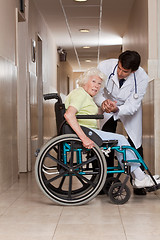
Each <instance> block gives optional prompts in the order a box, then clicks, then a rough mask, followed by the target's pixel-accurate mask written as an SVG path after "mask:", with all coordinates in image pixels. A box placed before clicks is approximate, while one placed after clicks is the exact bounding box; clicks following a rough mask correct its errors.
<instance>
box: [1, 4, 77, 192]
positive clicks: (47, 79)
mask: <svg viewBox="0 0 160 240" xmlns="http://www.w3.org/2000/svg"><path fill="white" fill-rule="evenodd" d="M25 2H26V12H25V14H26V16H25V17H26V21H25V22H21V23H19V22H18V18H16V16H18V15H16V14H17V13H16V8H17V7H18V6H19V1H18V0H7V1H2V0H0V6H1V7H0V29H1V38H0V69H1V70H0V92H1V94H0V98H1V101H0V108H1V111H0V125H1V129H0V131H1V134H0V135H1V138H0V142H1V144H0V192H3V191H5V190H6V189H7V188H8V187H10V186H11V185H12V184H13V183H14V182H15V181H17V179H18V174H19V171H28V170H31V165H32V164H34V161H35V157H34V155H33V154H34V151H35V149H36V147H37V136H38V135H37V134H38V129H37V122H38V119H37V117H38V106H37V60H36V62H35V63H33V62H32V60H31V39H33V40H35V41H36V43H37V39H38V37H37V36H39V37H40V38H41V40H42V83H43V93H49V92H56V91H57V62H58V59H57V46H56V44H55V41H54V36H53V35H52V33H51V31H50V30H49V28H48V27H47V25H46V23H45V21H44V19H43V18H42V16H41V14H40V13H39V11H38V9H37V7H36V6H35V5H34V3H33V1H30V0H26V1H25ZM19 16H20V15H19ZM21 20H22V21H23V20H24V19H21ZM20 49H21V51H20ZM22 57H23V58H22ZM36 57H37V56H36ZM22 59H23V61H24V59H25V61H24V62H23V64H20V62H21V60H22ZM21 63H22V62H21ZM69 72H71V70H69ZM66 74H67V75H68V74H69V73H68V71H67V72H66ZM71 81H72V80H71ZM72 85H73V83H72V82H71V84H70V86H71V88H72ZM54 103H55V101H49V102H44V101H43V112H44V119H43V123H44V139H46V138H47V139H48V138H50V137H52V136H53V135H55V134H56V128H55V121H54V120H55V119H54V110H53V106H54ZM17 104H18V105H17ZM17 124H18V125H17ZM17 132H18V134H17ZM20 144H21V145H20ZM29 144H30V147H31V148H29V147H28V146H29ZM26 145H28V146H26ZM22 149H23V150H22ZM19 150H21V152H20V153H19ZM22 153H23V154H24V155H23V156H24V157H23V156H22V155H21V154H22ZM30 153H31V154H30ZM30 158H31V159H30ZM31 160H32V162H29V161H31ZM23 161H25V162H23Z"/></svg>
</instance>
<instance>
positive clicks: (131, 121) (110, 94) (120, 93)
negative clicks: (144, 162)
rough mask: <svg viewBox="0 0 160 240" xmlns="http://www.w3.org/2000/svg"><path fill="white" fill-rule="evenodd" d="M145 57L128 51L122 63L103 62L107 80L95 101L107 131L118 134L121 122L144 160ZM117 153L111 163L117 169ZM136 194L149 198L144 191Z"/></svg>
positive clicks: (121, 57)
mask: <svg viewBox="0 0 160 240" xmlns="http://www.w3.org/2000/svg"><path fill="white" fill-rule="evenodd" d="M140 61H141V57H140V55H139V54H138V53H137V52H136V51H129V50H127V51H125V52H123V53H121V54H120V56H119V58H118V59H109V60H105V61H102V62H101V63H100V64H99V65H98V68H99V70H100V71H101V72H103V73H104V74H105V75H106V76H107V80H106V83H105V87H104V88H103V89H101V91H100V92H99V93H98V94H97V95H96V97H95V98H94V100H95V102H96V103H97V105H98V106H100V107H101V108H102V110H103V111H104V119H103V120H101V128H102V130H103V131H108V132H116V127H117V121H118V120H120V121H121V122H122V123H123V126H124V128H125V130H126V132H127V134H128V141H129V142H130V144H131V146H133V147H135V148H136V149H137V150H138V152H139V153H140V155H141V156H142V157H143V148H142V99H143V97H144V94H145V93H146V88H147V85H148V80H149V77H148V75H147V74H146V72H145V71H144V69H143V68H141V67H140ZM113 154H114V153H113V152H112V153H111V156H110V159H108V160H107V164H108V166H113V161H114V155H113ZM134 193H135V194H138V195H145V194H146V191H145V190H144V189H140V190H139V189H134Z"/></svg>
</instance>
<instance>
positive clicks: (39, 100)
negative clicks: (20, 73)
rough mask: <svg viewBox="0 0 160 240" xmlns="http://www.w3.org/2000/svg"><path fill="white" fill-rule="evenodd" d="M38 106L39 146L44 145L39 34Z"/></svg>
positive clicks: (39, 40)
mask: <svg viewBox="0 0 160 240" xmlns="http://www.w3.org/2000/svg"><path fill="white" fill-rule="evenodd" d="M37 107H38V148H40V147H41V146H42V145H43V80H42V39H41V37H40V36H39V35H37Z"/></svg>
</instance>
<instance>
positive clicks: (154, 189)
mask: <svg viewBox="0 0 160 240" xmlns="http://www.w3.org/2000/svg"><path fill="white" fill-rule="evenodd" d="M158 189H160V183H159V184H157V185H154V186H152V187H149V188H146V191H147V192H154V191H157V190H158Z"/></svg>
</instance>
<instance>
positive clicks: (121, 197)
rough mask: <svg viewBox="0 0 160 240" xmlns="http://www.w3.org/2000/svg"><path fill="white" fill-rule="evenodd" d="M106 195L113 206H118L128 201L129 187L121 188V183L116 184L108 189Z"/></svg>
mask: <svg viewBox="0 0 160 240" xmlns="http://www.w3.org/2000/svg"><path fill="white" fill-rule="evenodd" d="M108 195H109V197H110V200H111V201H112V202H113V203H114V204H118V205H120V204H124V203H126V202H127V201H128V200H129V199H130V196H131V192H130V189H129V187H127V186H126V185H125V186H124V187H123V188H122V183H121V182H116V183H114V184H112V186H111V187H110V189H109V192H108Z"/></svg>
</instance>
